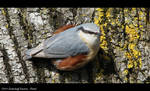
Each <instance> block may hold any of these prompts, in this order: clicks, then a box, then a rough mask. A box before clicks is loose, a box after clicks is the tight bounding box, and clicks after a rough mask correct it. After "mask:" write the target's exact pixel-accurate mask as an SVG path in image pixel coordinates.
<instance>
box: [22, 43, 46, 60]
mask: <svg viewBox="0 0 150 91" xmlns="http://www.w3.org/2000/svg"><path fill="white" fill-rule="evenodd" d="M44 57H45V55H44V53H43V43H41V44H40V45H38V46H37V47H35V48H32V49H29V50H26V51H25V52H24V57H23V59H24V60H29V59H31V58H44Z"/></svg>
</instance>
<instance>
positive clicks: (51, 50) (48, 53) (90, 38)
mask: <svg viewBox="0 0 150 91" xmlns="http://www.w3.org/2000/svg"><path fill="white" fill-rule="evenodd" d="M100 35H101V32H100V28H99V27H98V26H97V25H96V24H94V23H84V24H80V25H78V26H75V25H65V26H63V27H61V28H59V29H57V30H56V31H55V32H54V34H53V35H52V37H50V38H48V39H46V40H45V41H43V42H41V43H40V44H39V45H38V46H37V47H35V48H31V49H28V50H26V51H25V53H24V60H31V59H33V58H47V59H50V60H51V62H52V64H53V65H54V66H55V67H56V68H57V69H58V70H63V71H73V70H76V69H79V68H81V67H83V66H84V65H86V64H87V63H89V62H90V61H91V60H92V59H93V58H94V57H95V56H96V55H97V53H98V51H99V48H100V46H99V44H100Z"/></svg>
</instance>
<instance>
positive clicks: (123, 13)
mask: <svg viewBox="0 0 150 91" xmlns="http://www.w3.org/2000/svg"><path fill="white" fill-rule="evenodd" d="M140 12H142V13H143V15H141V14H140ZM140 15H141V16H140ZM135 17H137V18H136V19H137V20H135V22H134V18H135ZM140 18H141V19H140ZM117 19H118V20H117ZM145 20H146V21H145ZM87 22H94V23H96V24H97V25H99V26H100V29H101V32H102V34H103V36H101V44H100V47H101V50H100V51H99V53H98V56H97V57H96V58H95V59H94V60H93V61H92V62H90V63H89V64H88V65H86V66H85V67H83V68H81V69H79V70H75V71H72V72H63V71H58V70H57V69H55V68H54V67H53V66H52V65H51V63H50V60H43V59H42V60H40V59H36V60H34V61H29V60H23V55H24V51H25V50H26V49H29V48H32V47H36V46H37V45H38V44H39V43H41V42H42V41H43V40H44V39H46V38H48V37H51V35H52V34H53V32H54V31H55V30H56V29H57V28H59V27H61V26H63V25H66V24H76V25H78V24H82V23H87ZM130 23H132V24H133V25H135V26H134V28H132V25H131V24H130ZM140 25H142V26H140ZM136 28H137V29H136ZM66 37H67V36H66ZM127 82H128V83H143V82H150V28H149V9H143V8H142V9H141V8H136V9H135V11H134V10H132V9H124V8H117V9H116V8H111V9H110V8H103V9H96V8H1V9H0V83H127Z"/></svg>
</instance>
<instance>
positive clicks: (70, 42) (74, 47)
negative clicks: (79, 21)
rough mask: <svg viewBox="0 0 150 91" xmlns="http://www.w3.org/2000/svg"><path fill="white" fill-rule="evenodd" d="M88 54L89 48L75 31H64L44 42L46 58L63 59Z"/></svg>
mask: <svg viewBox="0 0 150 91" xmlns="http://www.w3.org/2000/svg"><path fill="white" fill-rule="evenodd" d="M88 52H89V48H88V47H87V46H86V44H85V43H84V42H83V41H82V40H81V39H80V37H79V35H78V34H77V33H76V32H75V31H70V30H66V31H64V32H62V33H59V34H56V35H54V36H52V37H51V38H49V39H47V40H46V41H45V42H44V53H45V55H46V57H48V58H65V57H69V56H76V55H78V54H86V53H88Z"/></svg>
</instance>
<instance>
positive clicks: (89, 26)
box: [78, 23, 101, 36]
mask: <svg viewBox="0 0 150 91" xmlns="http://www.w3.org/2000/svg"><path fill="white" fill-rule="evenodd" d="M78 31H82V32H84V33H88V34H94V35H97V36H100V35H101V33H100V28H99V27H98V26H97V25H96V24H94V23H86V24H82V25H79V26H78Z"/></svg>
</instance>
